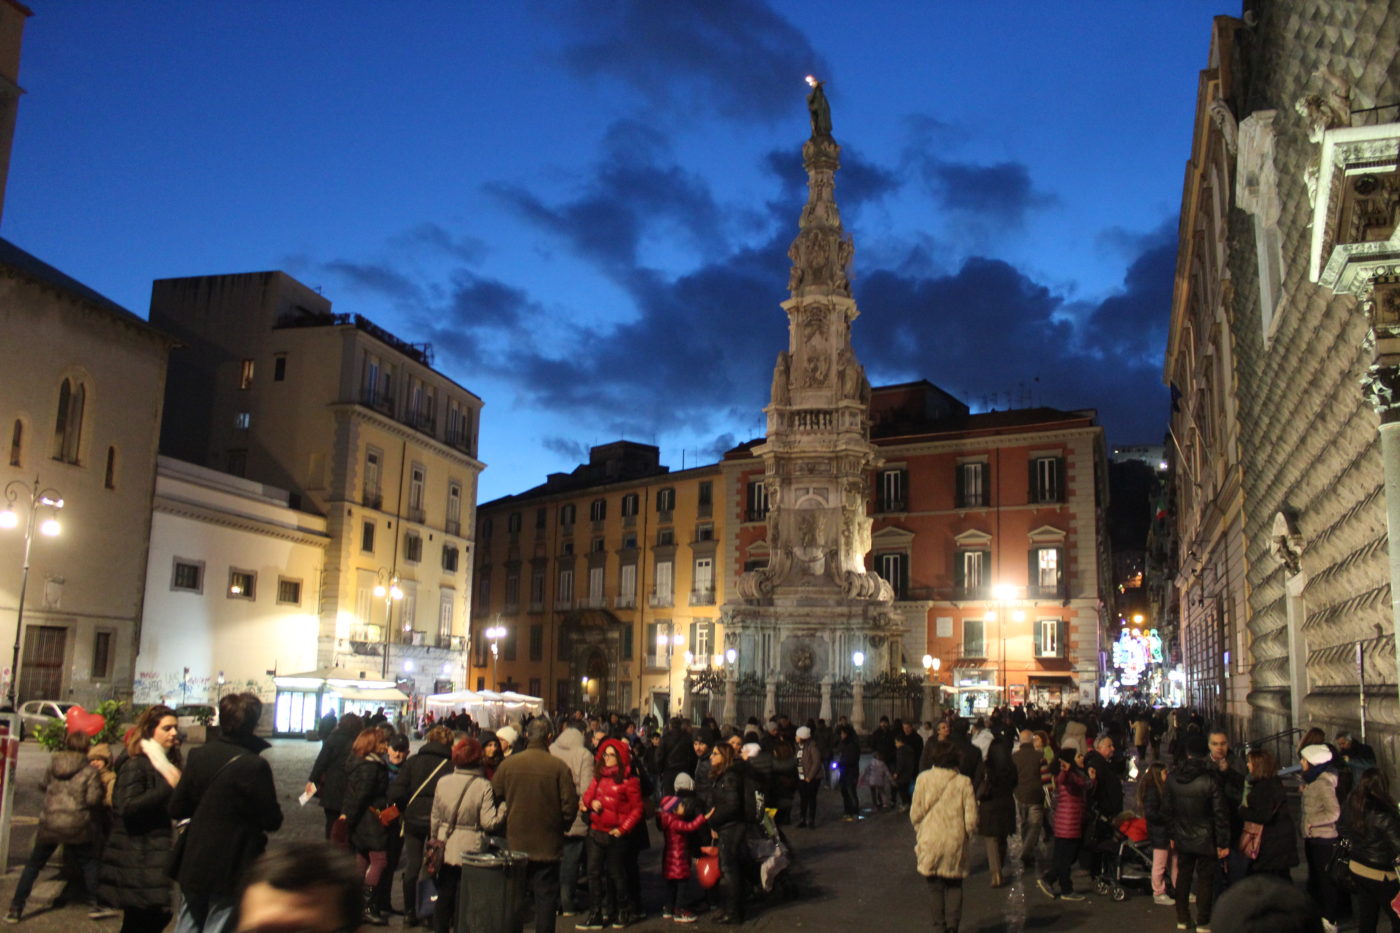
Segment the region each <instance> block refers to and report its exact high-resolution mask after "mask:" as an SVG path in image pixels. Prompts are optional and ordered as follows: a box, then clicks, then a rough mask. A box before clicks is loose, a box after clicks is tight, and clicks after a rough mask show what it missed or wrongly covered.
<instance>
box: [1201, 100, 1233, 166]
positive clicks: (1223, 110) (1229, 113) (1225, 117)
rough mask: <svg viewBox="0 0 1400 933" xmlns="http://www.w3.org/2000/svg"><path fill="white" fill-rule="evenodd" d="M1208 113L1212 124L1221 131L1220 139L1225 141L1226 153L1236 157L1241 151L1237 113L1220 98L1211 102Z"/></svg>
mask: <svg viewBox="0 0 1400 933" xmlns="http://www.w3.org/2000/svg"><path fill="white" fill-rule="evenodd" d="M1208 112H1209V113H1210V119H1211V122H1212V123H1214V124H1215V128H1216V129H1218V130H1220V137H1221V139H1223V140H1224V141H1225V151H1226V152H1228V153H1230V155H1234V154H1235V152H1236V150H1237V149H1239V125H1238V124H1237V123H1236V122H1235V112H1234V111H1233V110H1231V109H1230V105H1229V104H1227V103H1225V101H1223V100H1221V99H1220V98H1219V97H1217V98H1216V99H1215V100H1213V101H1211V102H1210V107H1209V110H1208Z"/></svg>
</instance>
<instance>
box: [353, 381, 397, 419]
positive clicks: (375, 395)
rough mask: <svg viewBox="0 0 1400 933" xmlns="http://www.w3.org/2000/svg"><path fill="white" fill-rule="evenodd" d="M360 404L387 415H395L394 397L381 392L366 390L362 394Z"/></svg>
mask: <svg viewBox="0 0 1400 933" xmlns="http://www.w3.org/2000/svg"><path fill="white" fill-rule="evenodd" d="M360 404H361V405H364V406H366V407H368V408H373V409H374V410H375V411H378V412H383V413H384V414H386V415H392V414H393V413H394V397H393V396H392V395H390V394H389V393H388V392H384V391H381V390H376V389H371V388H369V387H366V388H364V389H363V390H361V392H360Z"/></svg>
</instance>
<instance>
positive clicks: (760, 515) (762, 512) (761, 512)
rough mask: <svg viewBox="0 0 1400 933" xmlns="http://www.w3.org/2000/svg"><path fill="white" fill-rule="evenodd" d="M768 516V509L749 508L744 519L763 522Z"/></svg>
mask: <svg viewBox="0 0 1400 933" xmlns="http://www.w3.org/2000/svg"><path fill="white" fill-rule="evenodd" d="M767 518H768V510H767V509H749V510H748V511H746V512H745V513H744V521H746V522H761V521H766V520H767Z"/></svg>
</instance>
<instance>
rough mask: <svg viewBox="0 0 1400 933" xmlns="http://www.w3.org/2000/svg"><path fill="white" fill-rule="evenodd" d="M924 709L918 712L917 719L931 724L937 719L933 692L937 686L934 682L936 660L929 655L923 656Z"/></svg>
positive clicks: (936, 703) (936, 705)
mask: <svg viewBox="0 0 1400 933" xmlns="http://www.w3.org/2000/svg"><path fill="white" fill-rule="evenodd" d="M923 661H924V707H923V709H922V710H921V711H920V716H919V718H920V719H922V720H923V721H924V722H933V721H934V720H935V719H937V718H938V701H937V700H936V699H935V691H936V690H937V689H938V684H937V683H936V682H935V680H934V677H935V676H936V675H935V674H934V671H935V670H937V668H936V667H935V665H936V664H938V659H937V658H935V657H934V656H933V655H931V654H926V655H924V658H923Z"/></svg>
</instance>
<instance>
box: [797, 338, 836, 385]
mask: <svg viewBox="0 0 1400 933" xmlns="http://www.w3.org/2000/svg"><path fill="white" fill-rule="evenodd" d="M806 369H807V378H806V380H805V381H804V382H803V385H804V386H805V387H806V388H809V389H815V388H818V387H820V386H824V385H826V378H827V375H828V374H829V373H830V372H831V358H830V357H829V356H827V352H826V346H825V345H824V344H822V343H820V342H817V343H814V344H812V345H811V346H810V347H808V348H807V367H806Z"/></svg>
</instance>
